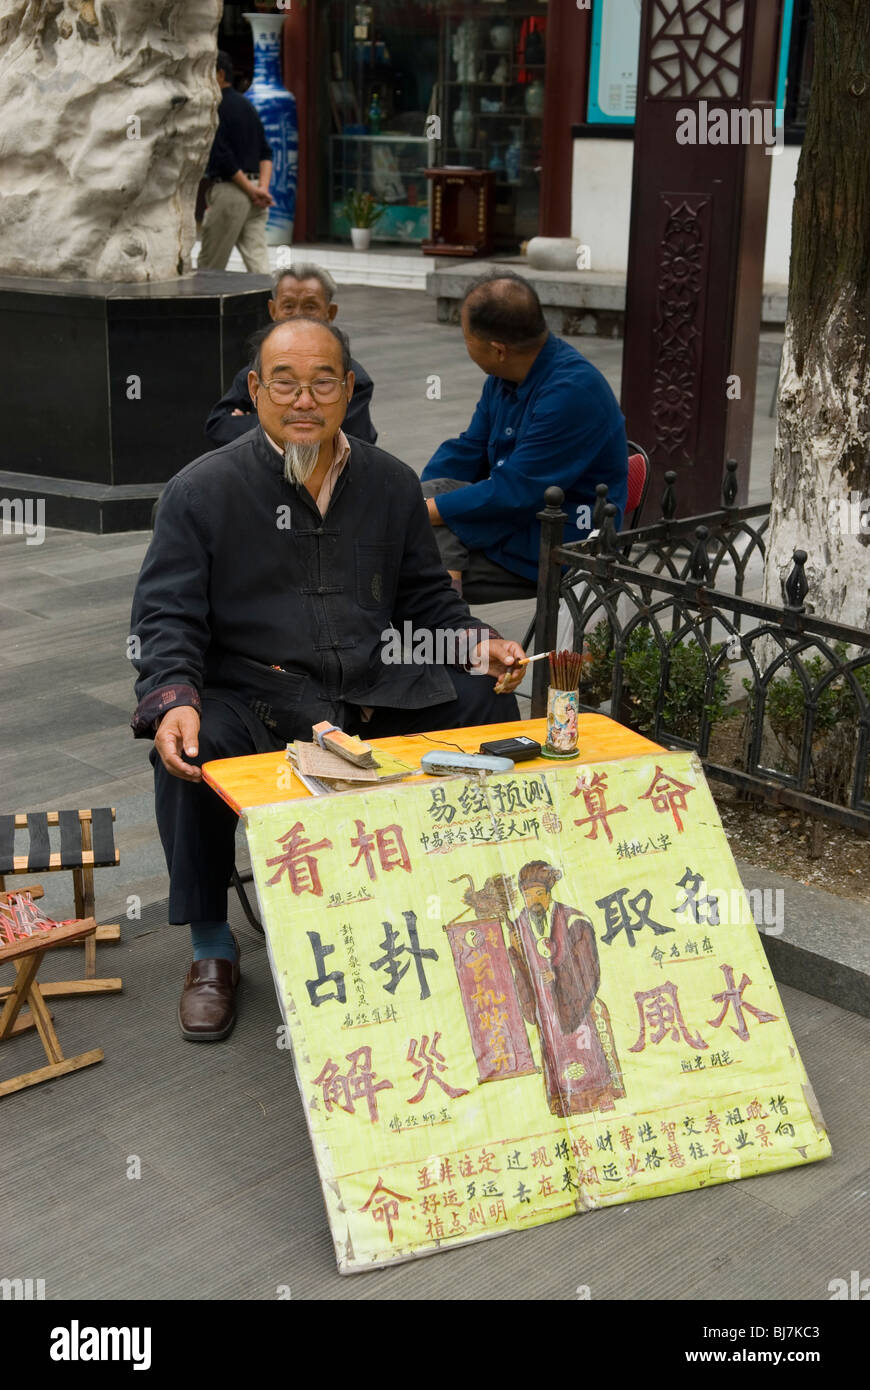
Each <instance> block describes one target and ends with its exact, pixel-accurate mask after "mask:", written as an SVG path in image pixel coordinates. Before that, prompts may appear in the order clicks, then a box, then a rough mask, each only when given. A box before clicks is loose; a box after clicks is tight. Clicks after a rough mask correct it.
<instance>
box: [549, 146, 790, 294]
mask: <svg viewBox="0 0 870 1390" xmlns="http://www.w3.org/2000/svg"><path fill="white" fill-rule="evenodd" d="M799 155H800V146H799V145H786V146H785V147H784V148H783V150H782V153H781V154H777V155H771V156H770V162H771V170H770V202H769V204H768V217H767V243H766V248H765V254H764V282H765V284H781V285H787V284H788V262H789V252H790V248H791V208H792V200H793V197H794V180H795V173H796V172H797V162H798V156H799ZM633 158H634V144H633V142H632V141H631V140H595V139H592V140H585V139H584V140H575V141H574V168H573V176H572V184H571V235H572V236H574V237H577V238H578V239H579V240H580V241H582V242H584V243H585V244H586V245H587V246H588V247H589V250H590V259H591V263H592V264H591V268H592V270H598V271H605V272H606V271H611V272H616V273H619V274H622V275H624V274H625V272H626V269H627V266H628V224H629V213H630V208H631V166H632V160H633Z"/></svg>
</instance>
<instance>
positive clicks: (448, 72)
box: [433, 0, 547, 248]
mask: <svg viewBox="0 0 870 1390" xmlns="http://www.w3.org/2000/svg"><path fill="white" fill-rule="evenodd" d="M546 23H547V5H546V4H545V3H535V2H534V0H501V2H500V3H479V0H478V3H474V4H472V3H468V4H461V3H457V4H455V5H450V6H449V7H448V8H447V9H446V10H445V11H444V12H443V13H442V16H441V30H440V53H439V68H438V83H437V88H436V92H435V94H434V95H433V109H434V110H435V111H437V113H438V115H439V116H440V120H441V144H440V153H439V163H440V165H441V167H442V168H450V167H452V166H457V167H460V168H472V169H481V170H489V171H491V172H492V173H493V174H494V176H495V185H496V209H495V225H494V242H495V245H496V246H497V247H499V248H503V247H507V246H518V245H519V243H520V242H521V241H523V240H525V239H527V238H528V237H532V236H535V235H536V233H537V230H538V211H539V203H540V171H541V163H542V132H543V114H544V74H545V71H546Z"/></svg>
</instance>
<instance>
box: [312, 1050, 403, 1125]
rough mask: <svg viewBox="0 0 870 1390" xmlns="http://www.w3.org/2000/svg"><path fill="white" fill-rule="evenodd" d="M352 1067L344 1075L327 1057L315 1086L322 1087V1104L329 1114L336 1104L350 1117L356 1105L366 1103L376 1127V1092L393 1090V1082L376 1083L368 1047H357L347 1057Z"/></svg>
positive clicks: (316, 1078)
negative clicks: (360, 1101)
mask: <svg viewBox="0 0 870 1390" xmlns="http://www.w3.org/2000/svg"><path fill="white" fill-rule="evenodd" d="M346 1056H347V1060H348V1061H349V1062H350V1066H349V1067H348V1069H347V1072H346V1073H344V1074H342V1072H341V1071H340V1070H339V1067H338V1066H337V1064H336V1063H335V1062H333V1060H332V1058H331V1057H328V1058H327V1059H326V1061H325V1062H324V1064H323V1070H322V1071H321V1073H320V1075H319V1076H317V1077H315V1078H314V1083H313V1084H314V1085H315V1086H322V1087H323V1104H324V1106H325V1108H326V1112H327V1114H329V1113H331V1111H332V1108H333V1106H334V1105H337V1106H338V1107H339V1109H340V1110H345V1111H347V1113H348V1115H353V1114H355V1113H356V1112H355V1109H354V1102H355V1101H358V1100H364V1101H365V1103H366V1105H367V1106H368V1111H369V1118H370V1120H371V1122H372V1124H375V1123H376V1121H377V1118H378V1101H377V1094H376V1093H377V1092H378V1091H383V1090H392V1089H393V1083H392V1081H386V1080H384V1081H379V1082H378V1083H377V1085H376V1084H375V1073H374V1072H373V1071H372V1049H371V1047H369V1046H366V1047H358V1048H357V1050H356V1052H348V1053H347V1054H346Z"/></svg>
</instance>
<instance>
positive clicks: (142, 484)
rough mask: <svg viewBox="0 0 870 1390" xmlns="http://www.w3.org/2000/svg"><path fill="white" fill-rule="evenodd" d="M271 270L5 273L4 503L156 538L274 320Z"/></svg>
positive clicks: (0, 467)
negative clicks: (67, 276) (155, 526)
mask: <svg viewBox="0 0 870 1390" xmlns="http://www.w3.org/2000/svg"><path fill="white" fill-rule="evenodd" d="M269 292H270V282H269V279H268V278H267V277H266V276H264V275H243V274H230V273H228V272H226V271H203V272H199V273H197V274H194V275H186V276H183V277H181V278H180V279H178V280H173V281H168V282H166V283H162V284H150V285H118V284H104V283H98V282H92V281H72V282H62V281H52V280H27V279H22V278H13V277H9V276H4V277H0V380H2V382H3V385H4V388H5V392H4V397H5V402H6V410H5V412H4V419H3V424H2V427H0V500H2V499H3V498H6V499H9V500H10V502H11V503H14V500H15V499H20V500H21V502H22V503H23V502H26V501H27V500H30V499H32V500H33V501H34V502H36V501H38V500H39V499H40V498H42V499H44V503H45V521H44V524H45V525H46V526H51V527H54V526H60V527H66V528H69V529H72V530H81V531H89V532H93V533H97V534H99V533H102V532H107V531H130V530H145V529H147V528H148V526H149V525H150V519H151V508H152V506H153V504H154V500H155V498H156V497H158V496H159V494H160V490H161V488H162V486H163V484H164V483H165V482H167V481H168V479H169V478H171V477H172V476H173V474H175V473H177V472H178V470H179V469H180V468H183V467H184V465H185V464H186V463H189V462H190V461H191V459H194V458H197V457H198V456H199V455H200V454H204V453H206V452H207V451H208V449H209V448H210V447H211V445H210V444H209V441H208V440H207V439H206V437H205V421H206V417H207V416H208V413H209V411H210V410H211V407H212V406H213V405H214V404H215V402H216V401H217V400H219V398H220V397H221V396H222V395H223V393H224V391H225V390H226V389H227V387H228V386H229V384H230V382H231V380H232V378H233V376H234V375H235V373H236V372H237V371H238V370H239V368H240V367H241V366H243V365H244V363H245V362H246V361H247V360H248V352H247V347H246V343H247V339H248V338H249V337H250V335H251V334H252V333H253V332H254V331H255V330H256V329H257V328H259V327H261V326H262V325H264V324H265V323H267V322H268V312H267V308H266V301H267V299H268V298H269Z"/></svg>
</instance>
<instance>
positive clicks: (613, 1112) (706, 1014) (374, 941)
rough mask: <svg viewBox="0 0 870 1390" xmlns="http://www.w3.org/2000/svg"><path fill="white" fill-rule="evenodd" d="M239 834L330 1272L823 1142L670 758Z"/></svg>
mask: <svg viewBox="0 0 870 1390" xmlns="http://www.w3.org/2000/svg"><path fill="white" fill-rule="evenodd" d="M247 831H248V841H249V845H250V850H251V860H252V863H253V868H254V875H255V880H256V885H257V891H258V895H259V901H260V906H261V910H262V914H263V920H264V923H265V927H266V933H267V938H268V944H269V951H270V955H271V960H272V967H273V971H274V974H275V979H276V982H277V986H278V993H279V997H280V1000H281V1005H282V1008H283V1011H284V1017H285V1020H286V1023H287V1025H288V1026H289V1031H290V1040H291V1046H292V1049H293V1059H294V1064H295V1068H296V1076H297V1080H298V1083H299V1088H300V1091H301V1093H302V1098H303V1101H304V1105H305V1111H306V1115H307V1117H308V1124H309V1127H310V1131H311V1138H312V1142H313V1145H314V1151H315V1154H316V1157H317V1163H318V1168H319V1172H320V1179H321V1184H322V1188H323V1194H324V1199H325V1202H326V1208H327V1213H328V1217H329V1223H330V1227H331V1230H332V1235H333V1239H334V1241H335V1249H336V1253H337V1257H338V1263H339V1268H340V1269H341V1270H343V1271H356V1270H360V1269H366V1268H370V1267H372V1266H375V1265H379V1264H383V1263H385V1262H388V1261H393V1260H401V1259H407V1258H409V1257H411V1256H415V1255H421V1254H426V1253H429V1252H432V1251H435V1250H439V1249H444V1248H446V1247H448V1246H450V1245H454V1244H463V1243H465V1242H466V1241H471V1240H479V1239H481V1238H483V1237H485V1236H493V1235H499V1234H502V1233H503V1232H505V1231H509V1230H522V1229H523V1228H524V1227H527V1226H536V1225H540V1224H542V1223H543V1222H546V1221H556V1220H558V1219H559V1218H561V1217H564V1216H571V1215H574V1214H575V1213H577V1212H582V1211H585V1210H589V1209H591V1208H594V1207H604V1206H612V1205H614V1204H616V1203H622V1202H628V1201H633V1200H635V1199H637V1198H641V1197H660V1196H663V1195H665V1194H667V1193H671V1192H679V1191H681V1190H683V1189H687V1188H695V1187H705V1186H708V1185H711V1184H715V1183H721V1182H729V1181H732V1180H734V1179H736V1178H743V1177H752V1176H754V1175H756V1174H759V1173H768V1172H772V1171H774V1170H776V1169H779V1168H789V1167H792V1166H795V1165H797V1164H804V1163H812V1162H814V1161H815V1160H816V1159H820V1158H825V1157H827V1156H828V1155H829V1154H830V1152H831V1150H830V1144H829V1142H828V1138H827V1135H826V1132H825V1127H824V1122H823V1120H822V1116H821V1114H820V1113H819V1109H818V1106H817V1104H816V1101H815V1098H814V1096H813V1092H812V1088H811V1086H810V1084H809V1081H808V1079H807V1075H806V1072H805V1071H804V1068H803V1065H802V1063H801V1060H800V1057H799V1056H798V1053H797V1048H796V1046H795V1041H794V1038H793V1037H792V1033H791V1029H790V1028H789V1025H788V1021H787V1019H786V1017H785V1011H784V1009H783V1006H782V1001H781V1000H780V997H779V994H778V992H777V989H776V985H775V984H774V981H773V977H772V976H771V973H770V969H769V967H768V965H767V961H766V958H765V955H764V951H763V950H762V947H761V944H760V940H759V936H758V931H757V928H756V926H755V924H754V922H753V919H752V915H751V912H750V909H749V904H748V902H747V899H746V895H745V894H744V891H743V889H742V886H741V884H740V879H739V877H738V874H737V869H736V866H735V864H734V860H733V858H732V856H731V852H730V850H729V848H728V843H727V840H726V838H725V834H724V831H723V829H722V825H721V822H720V820H719V816H718V813H717V811H716V807H715V805H714V803H713V799H712V797H711V795H710V791H709V788H708V786H707V783H706V780H705V778H704V774H703V771H702V769H701V765H700V763H699V761H698V759H697V757H696V756H695V755H694V754H690V753H674V754H671V753H656V754H654V755H652V756H649V757H640V758H630V759H626V760H623V761H616V762H603V763H596V764H586V765H583V766H580V765H577V764H572V765H571V766H570V767H566V766H563V767H558V768H555V769H553V770H552V771H550V770H549V769H548V770H546V771H539V770H537V769H535V770H533V771H529V772H527V773H522V772H521V771H519V770H518V771H517V772H516V773H507V774H504V775H502V776H499V777H494V778H491V779H489V780H488V781H486V782H484V783H481V782H478V781H476V780H473V779H472V780H466V779H465V778H452V779H449V780H443V781H429V780H426V781H424V782H414V783H407V784H404V785H395V786H392V787H388V788H382V789H379V790H378V791H377V792H363V793H361V794H357V793H356V792H353V793H348V794H347V795H343V796H333V797H323V798H319V799H311V800H308V801H296V802H292V803H286V802H285V803H283V804H280V805H275V806H261V807H257V808H255V809H252V810H250V811H248V812H247Z"/></svg>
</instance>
